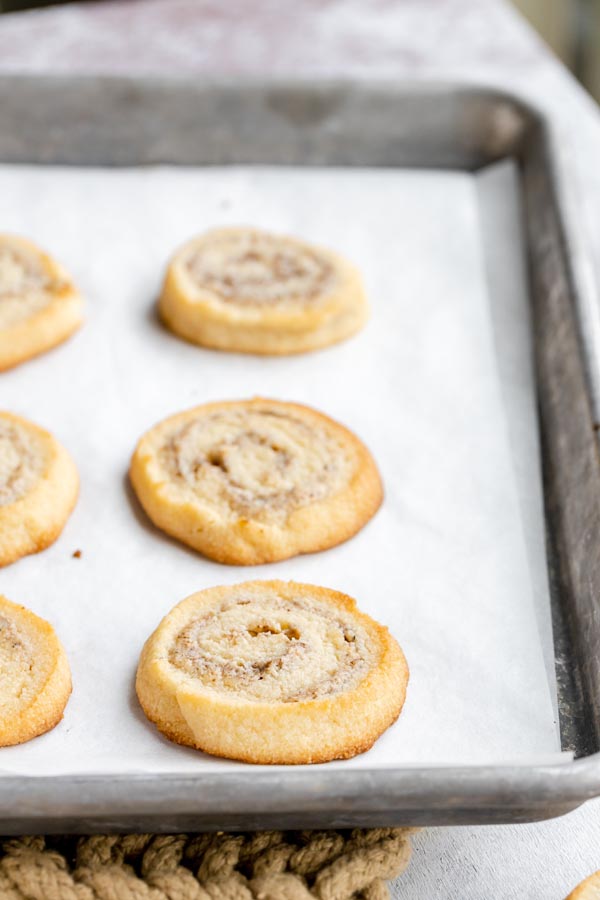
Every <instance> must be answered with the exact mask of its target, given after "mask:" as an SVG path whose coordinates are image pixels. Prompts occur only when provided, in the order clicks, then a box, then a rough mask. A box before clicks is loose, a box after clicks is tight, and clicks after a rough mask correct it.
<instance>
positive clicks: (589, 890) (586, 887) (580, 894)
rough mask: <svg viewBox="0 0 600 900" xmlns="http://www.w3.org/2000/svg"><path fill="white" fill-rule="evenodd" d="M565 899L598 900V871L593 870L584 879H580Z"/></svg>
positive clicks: (599, 882)
mask: <svg viewBox="0 0 600 900" xmlns="http://www.w3.org/2000/svg"><path fill="white" fill-rule="evenodd" d="M567 900H600V872H594V874H593V875H590V877H589V878H586V879H585V881H582V882H581V884H579V885H578V886H577V887H576V888H575V890H574V891H572V892H571V893H570V894H569V896H568V897H567Z"/></svg>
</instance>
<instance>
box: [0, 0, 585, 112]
mask: <svg viewBox="0 0 600 900" xmlns="http://www.w3.org/2000/svg"><path fill="white" fill-rule="evenodd" d="M58 2H60V0H37V2H36V0H0V13H10V12H16V11H18V10H23V9H31V8H33V7H38V6H55V5H57V3H58ZM164 2H165V3H168V0H164ZM230 2H235V0H230ZM396 2H397V3H402V0H396ZM481 2H485V0H481ZM507 2H512V4H513V5H514V6H516V7H517V8H518V9H519V10H520V11H521V12H522V13H523V15H524V16H525V17H526V18H527V19H528V20H529V22H530V23H531V24H532V25H533V27H534V28H535V29H536V30H537V31H538V32H539V34H540V35H541V36H542V38H543V39H544V40H545V41H546V43H547V44H549V45H550V47H552V49H553V50H554V52H555V53H556V54H557V55H558V56H559V57H560V59H562V61H563V62H564V63H565V64H566V65H567V66H568V67H569V69H571V71H572V72H573V74H574V75H575V76H576V77H577V78H578V79H579V81H581V83H582V84H583V85H584V86H585V87H586V88H587V90H588V91H589V92H590V93H591V94H592V95H593V96H594V97H595V98H596V99H597V100H598V101H600V50H599V48H600V0H507Z"/></svg>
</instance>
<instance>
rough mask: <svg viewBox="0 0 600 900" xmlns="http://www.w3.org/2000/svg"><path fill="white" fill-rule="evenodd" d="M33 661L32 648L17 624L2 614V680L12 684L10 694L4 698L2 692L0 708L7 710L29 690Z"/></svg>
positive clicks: (0, 658)
mask: <svg viewBox="0 0 600 900" xmlns="http://www.w3.org/2000/svg"><path fill="white" fill-rule="evenodd" d="M28 651H29V652H28ZM32 663H33V661H32V660H31V648H29V647H28V646H27V645H26V644H25V643H24V641H23V636H22V635H21V633H20V632H19V630H18V629H17V628H16V626H15V624H14V623H13V622H11V621H10V619H7V618H6V617H5V616H2V615H0V682H5V683H8V682H9V681H10V685H11V693H10V694H9V695H7V696H5V697H4V698H3V696H2V694H1V693H0V710H3V711H6V708H7V707H8V706H9V705H13V703H14V700H15V698H16V699H19V698H20V697H21V696H22V694H23V692H24V691H26V690H27V687H28V684H29V682H30V679H31V666H32Z"/></svg>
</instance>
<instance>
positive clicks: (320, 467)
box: [130, 398, 383, 565]
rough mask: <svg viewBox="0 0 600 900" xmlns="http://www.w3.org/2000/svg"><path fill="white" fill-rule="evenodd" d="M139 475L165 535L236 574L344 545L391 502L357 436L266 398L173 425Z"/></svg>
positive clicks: (146, 446)
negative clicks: (234, 568) (239, 568)
mask: <svg viewBox="0 0 600 900" xmlns="http://www.w3.org/2000/svg"><path fill="white" fill-rule="evenodd" d="M130 475H131V480H132V483H133V486H134V488H135V490H136V493H137V495H138V497H139V499H140V501H141V503H142V506H143V507H144V509H145V510H146V512H147V514H148V515H149V517H150V518H151V519H152V521H153V522H154V523H155V524H156V525H157V526H158V527H159V528H162V529H163V530H164V531H166V532H167V533H168V534H171V535H172V536H173V537H176V538H178V539H179V540H181V541H183V542H184V543H186V544H189V545H190V546H191V547H193V548H194V549H196V550H198V551H200V552H201V553H203V554H205V555H206V556H209V557H211V558H213V559H216V560H218V561H220V562H225V563H229V564H243V565H254V564H258V563H264V562H272V561H274V560H277V559H285V558H287V557H290V556H294V555H296V554H298V553H309V552H312V551H315V550H323V549H325V548H327V547H331V546H333V545H335V544H339V543H341V542H342V541H344V540H346V539H348V538H349V537H351V536H352V535H354V534H355V533H356V532H357V531H358V530H359V529H360V528H362V526H363V525H365V523H366V522H367V521H368V520H369V519H370V518H371V516H372V515H373V514H374V513H375V512H376V510H377V508H378V507H379V505H380V503H381V500H382V496H383V491H382V486H381V480H380V477H379V473H378V471H377V467H376V465H375V462H374V461H373V458H372V457H371V455H370V453H369V451H368V450H367V448H366V447H365V446H364V444H362V443H361V442H360V441H359V440H358V438H357V437H356V436H355V435H353V434H352V433H351V432H349V431H348V430H347V429H345V428H344V427H343V426H341V425H339V424H338V423H337V422H334V421H333V420H332V419H329V418H327V417H326V416H324V415H322V414H321V413H318V412H316V411H315V410H313V409H310V408H309V407H305V406H300V405H297V404H292V403H283V402H280V401H275V400H265V399H261V398H256V399H254V400H247V401H233V402H228V403H208V404H205V405H204V406H200V407H196V408H195V409H192V410H189V411H188V412H185V413H181V414H179V415H176V416H173V417H171V418H169V419H166V420H165V421H164V422H161V423H160V424H159V425H157V426H155V427H154V428H152V429H151V430H150V431H149V432H147V433H146V434H145V435H144V436H143V437H142V439H141V440H140V442H139V444H138V446H137V448H136V451H135V453H134V455H133V458H132V462H131V467H130Z"/></svg>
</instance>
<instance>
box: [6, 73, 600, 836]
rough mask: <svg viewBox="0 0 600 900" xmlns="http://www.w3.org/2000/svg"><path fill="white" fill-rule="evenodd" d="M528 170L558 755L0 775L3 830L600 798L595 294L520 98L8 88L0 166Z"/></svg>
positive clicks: (484, 818)
mask: <svg viewBox="0 0 600 900" xmlns="http://www.w3.org/2000/svg"><path fill="white" fill-rule="evenodd" d="M506 157H514V158H515V159H516V160H517V161H518V162H519V166H520V172H521V180H520V183H521V190H522V203H523V210H524V218H525V223H524V224H525V233H526V236H527V247H526V253H527V259H528V264H529V274H530V284H531V303H532V313H533V321H534V343H535V358H536V372H537V392H538V401H539V424H540V431H541V438H542V446H543V471H544V492H545V505H546V524H547V538H548V548H549V561H550V562H549V565H550V575H551V583H552V603H553V621H554V633H555V650H556V672H557V682H558V700H559V711H560V721H561V738H562V744H563V747H564V749H568V750H572V751H574V752H575V754H576V756H577V757H578V759H577V760H576V761H575V762H573V763H569V764H566V765H544V766H506V767H492V766H478V767H463V768H429V769H415V768H397V769H374V770H371V771H369V770H367V771H343V770H327V768H324V769H318V770H317V769H315V770H310V769H309V770H295V769H289V770H285V771H282V770H280V769H277V770H273V771H272V772H270V771H267V772H265V771H260V772H256V771H252V770H251V769H250V768H249V769H248V771H247V772H243V773H239V772H234V773H225V774H219V775H214V774H213V775H206V774H202V775H199V776H195V777H192V776H185V777H182V776H160V777H153V776H147V775H139V776H132V777H129V776H127V777H125V776H95V777H89V776H86V777H83V776H75V777H72V778H66V777H20V776H10V775H5V776H0V831H1V832H4V833H23V832H27V831H33V832H40V831H44V832H50V831H71V832H79V831H80V832H86V831H99V830H111V831H115V830H135V829H139V830H153V831H177V830H193V829H211V828H212V829H219V828H225V829H232V830H234V829H242V828H244V829H247V828H265V827H268V828H271V827H272V828H297V827H345V826H348V827H350V826H355V825H362V826H366V825H381V824H415V825H440V824H447V823H453V824H459V823H460V824H467V823H485V822H523V821H532V820H535V819H543V818H548V817H551V816H556V815H560V814H562V813H565V812H568V811H569V810H571V809H573V808H574V807H575V806H577V805H579V804H580V803H582V802H583V801H584V800H586V799H588V798H591V797H593V796H596V795H598V794H600V754H599V753H598V749H599V746H600V606H599V604H598V598H599V597H600V464H599V457H598V451H597V445H596V438H595V427H596V425H597V422H598V417H597V415H596V414H595V412H594V401H593V398H594V397H596V396H600V391H598V390H597V388H598V384H597V375H596V372H597V366H596V362H595V355H594V352H593V351H594V350H595V337H594V335H595V334H596V333H597V332H596V326H594V327H593V328H592V329H590V325H589V322H590V321H593V322H594V321H596V316H597V305H596V304H597V298H596V297H595V296H594V294H593V291H594V286H593V283H592V279H591V278H590V277H589V271H588V267H587V265H586V256H585V252H584V249H583V245H582V243H581V240H580V238H579V236H578V235H577V234H576V231H575V226H576V221H575V217H574V216H573V213H572V199H571V198H569V197H568V196H567V193H566V187H567V186H566V184H565V179H564V175H563V173H562V163H561V161H560V160H559V159H558V157H557V154H556V151H555V148H554V146H553V143H552V137H551V134H550V132H549V129H548V126H547V125H546V124H545V122H544V121H543V120H542V119H541V118H540V117H539V116H538V115H537V114H536V113H535V112H534V111H532V110H531V109H530V108H528V107H527V106H526V105H525V104H523V103H521V102H520V101H519V100H518V99H515V98H513V97H510V96H506V95H503V94H499V93H496V92H492V91H488V90H485V89H474V88H460V87H456V86H447V85H439V86H435V85H429V86H423V85H420V86H415V85H400V86H398V85H389V86H360V85H356V84H340V83H336V84H329V83H313V84H297V83H296V84H283V83H278V84H274V83H266V84H246V85H239V84H207V83H192V82H190V81H184V82H180V81H165V80H147V79H96V78H87V79H74V78H51V79H48V78H46V79H43V80H42V79H38V78H35V77H17V78H5V79H1V80H0V161H2V162H27V163H39V164H53V163H54V164H58V163H60V164H76V165H86V164H89V165H99V164H101V165H144V164H150V163H159V162H162V163H175V164H193V165H211V164H224V163H246V164H248V163H257V164H258V163H272V164H284V165H285V164H305V165H311V164H319V165H338V166H339V165H345V164H347V165H353V164H354V165H361V166H369V165H371V166H378V165H385V166H419V167H427V166H437V167H447V168H455V169H456V168H458V169H466V170H475V169H477V168H480V167H482V166H485V165H487V164H489V163H492V162H494V161H497V160H499V159H502V158H506Z"/></svg>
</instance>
